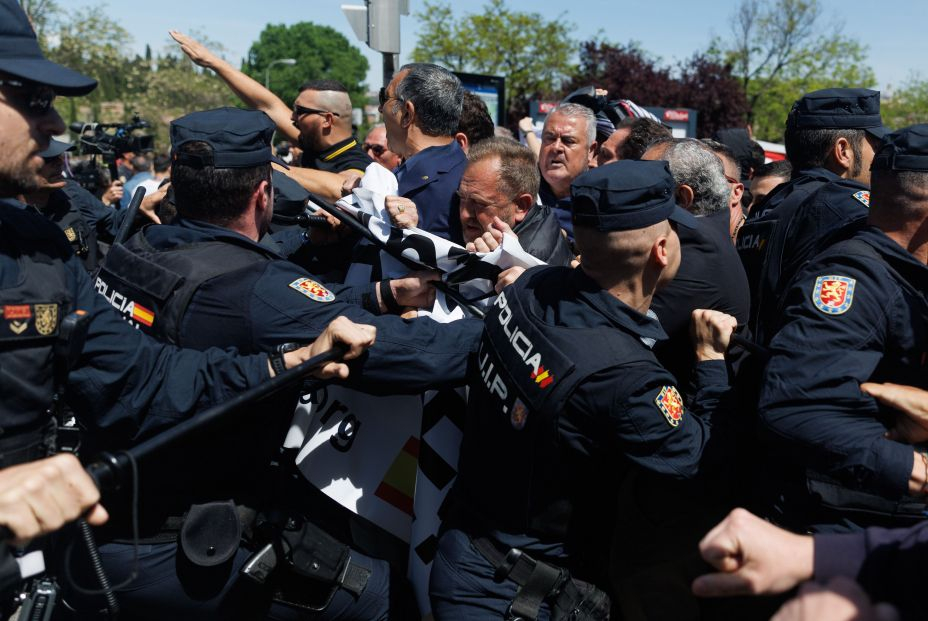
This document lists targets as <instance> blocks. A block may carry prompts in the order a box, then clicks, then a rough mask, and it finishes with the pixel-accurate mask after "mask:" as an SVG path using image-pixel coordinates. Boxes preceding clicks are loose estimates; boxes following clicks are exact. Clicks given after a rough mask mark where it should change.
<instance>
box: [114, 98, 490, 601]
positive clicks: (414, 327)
mask: <svg viewBox="0 0 928 621" xmlns="http://www.w3.org/2000/svg"><path fill="white" fill-rule="evenodd" d="M273 132H274V124H273V122H272V121H271V120H270V118H269V117H268V116H267V115H266V114H264V113H263V112H259V111H250V110H239V109H233V108H223V109H218V110H210V111H205V112H195V113H192V114H189V115H187V116H185V117H182V118H180V119H177V120H175V121H174V122H173V123H172V124H171V139H172V160H173V164H172V169H171V177H172V186H173V188H174V196H175V200H176V206H177V212H178V218H177V219H175V220H174V221H173V222H172V224H171V225H162V226H152V227H147V228H145V229H143V230H142V231H141V232H139V233H137V234H136V235H135V236H133V237H132V238H131V239H130V240H129V241H128V242H127V243H126V246H125V247H121V246H114V247H113V249H112V250H111V251H110V254H109V255H108V257H107V260H106V262H105V265H104V267H103V270H102V271H101V274H100V278H99V280H98V290H99V291H100V292H101V293H103V294H104V295H105V296H106V297H107V298H108V299H110V300H111V301H112V302H113V304H114V305H115V304H117V302H118V303H119V304H120V305H121V306H122V307H123V308H124V310H123V313H124V316H125V317H126V319H127V320H129V321H132V322H134V323H136V324H137V325H139V327H140V329H141V330H143V331H146V332H150V333H152V334H155V335H157V336H159V337H160V338H163V339H166V340H169V341H171V342H173V343H177V344H180V345H183V346H186V347H193V348H196V349H205V348H207V347H210V346H228V345H235V346H236V347H237V348H239V349H240V350H241V351H243V352H258V351H266V350H269V349H273V348H275V347H277V346H278V345H281V344H284V343H290V342H303V341H305V340H311V339H313V338H314V337H315V336H316V335H317V334H318V332H319V330H320V329H321V328H322V327H323V326H325V325H326V324H327V323H328V322H330V321H331V320H332V319H333V318H335V317H337V316H345V317H348V318H349V319H353V320H360V319H362V318H363V320H364V321H365V322H369V323H371V324H373V325H375V326H377V328H378V331H379V336H378V346H377V347H375V348H373V349H372V350H370V351H369V352H368V355H367V357H366V359H365V360H364V361H363V368H362V367H358V368H356V369H354V370H353V372H352V376H354V377H355V379H350V380H349V381H350V382H351V383H352V385H354V386H356V387H358V388H360V389H362V390H365V391H367V392H371V391H373V392H379V393H388V394H395V393H418V392H422V391H424V390H426V389H428V388H434V387H439V386H453V385H455V384H461V383H463V381H464V378H465V371H466V367H467V359H468V357H469V355H470V353H471V352H472V350H473V349H474V348H475V346H476V340H477V337H478V335H479V333H480V330H481V327H482V324H481V323H480V322H479V321H476V320H467V321H460V322H455V323H452V324H447V325H443V324H438V323H436V322H433V321H431V320H429V319H422V320H416V321H411V322H407V321H404V320H402V319H400V318H399V317H396V316H393V315H384V316H379V317H378V316H374V315H372V314H371V313H370V312H368V311H367V310H364V308H362V307H361V306H360V305H358V304H352V303H350V302H351V301H352V300H354V301H360V302H362V303H363V304H364V305H365V306H367V307H369V308H370V309H371V310H373V311H375V312H380V311H379V309H380V307H381V305H383V306H384V307H386V306H387V304H386V302H389V304H390V305H394V306H395V305H397V304H402V305H406V304H408V303H409V302H415V300H414V299H409V300H407V297H406V296H404V295H403V293H402V292H401V291H397V290H394V289H393V287H396V284H395V283H393V284H387V283H384V284H383V285H380V286H377V287H375V288H374V289H373V290H370V287H362V288H350V287H344V286H335V287H330V286H326V285H323V284H321V283H319V282H318V281H317V280H315V278H314V277H313V276H312V275H311V274H309V273H307V272H306V271H304V270H303V269H301V268H300V267H298V266H297V265H295V264H293V263H291V262H289V261H286V260H284V259H283V258H282V257H281V256H280V255H278V254H276V253H275V252H274V251H273V250H271V249H269V248H268V247H266V246H264V245H261V244H260V243H258V240H259V239H261V237H262V236H263V234H264V233H265V232H266V230H267V227H268V224H269V222H270V219H271V216H272V211H273V208H272V202H271V187H270V184H269V181H270V179H271V176H270V175H271V166H270V162H272V161H275V158H274V157H273V155H272V148H271V137H272V135H273ZM396 294H399V295H396ZM395 295H396V297H397V298H398V299H395V300H394V299H393V298H394V296H395ZM127 300H129V301H131V303H132V304H134V307H133V310H132V311H131V312H130V311H129V310H128V307H127V306H126V304H127V303H126V301H127ZM140 308H141V309H143V310H142V311H141V312H140V311H139V309H140ZM296 397H297V395H295V394H289V395H285V396H284V397H283V398H281V399H280V400H278V401H276V402H275V403H274V404H270V405H268V406H266V407H267V410H268V411H279V412H287V413H289V412H292V411H293V408H294V406H295V405H296ZM280 420H281V422H283V423H285V424H286V423H287V422H288V419H280ZM262 426H263V429H256V428H244V427H243V428H237V429H235V430H233V431H232V432H231V433H229V434H226V435H224V436H222V437H220V438H216V441H215V443H214V445H213V446H214V449H210V448H204V447H199V448H197V449H196V450H195V452H196V453H197V455H196V466H190V465H189V464H188V462H187V461H185V460H182V461H181V462H179V463H178V462H174V463H171V464H165V467H166V468H167V469H169V470H171V471H173V470H176V469H179V470H183V471H185V472H196V473H198V475H197V476H194V477H187V479H186V481H185V482H184V484H183V485H180V486H179V485H177V484H172V485H171V486H170V488H166V487H165V486H164V485H161V486H159V487H158V488H157V489H152V488H151V487H149V498H148V503H147V504H149V505H154V508H155V509H156V510H162V511H160V513H161V514H162V515H161V517H162V518H164V519H163V521H162V524H161V525H160V526H159V525H157V524H152V526H159V528H160V529H161V530H160V532H162V533H163V532H164V531H165V530H168V531H169V530H170V529H171V527H170V524H169V522H170V519H169V518H171V517H178V516H180V515H183V512H184V510H185V507H183V506H180V505H181V503H184V502H186V503H187V504H188V505H189V504H196V503H198V502H204V501H205V500H219V499H224V498H229V497H232V498H233V499H235V500H236V502H237V503H239V504H244V505H249V504H250V505H254V504H255V503H256V502H257V503H259V504H260V503H265V504H266V503H276V500H275V499H264V498H263V497H260V498H257V499H256V498H255V497H256V496H261V494H260V493H257V494H256V493H255V492H264V491H266V490H267V488H268V484H267V478H263V477H261V476H256V474H255V473H256V472H263V470H261V468H262V467H263V466H264V464H261V463H254V462H255V461H260V459H261V458H262V456H263V458H264V461H265V462H267V461H269V460H270V457H271V456H272V455H273V453H272V452H271V451H272V449H274V448H276V447H277V446H279V445H280V443H281V441H282V439H283V437H284V430H283V429H280V428H279V427H280V426H279V425H276V426H275V425H273V424H270V423H269V421H266V420H265V421H262ZM346 433H348V432H346ZM262 437H264V438H267V443H266V444H263V443H262V441H261V438H262ZM275 441H276V446H275V445H274V444H273V443H274V442H275ZM242 445H245V446H247V447H251V448H248V449H247V450H248V451H250V452H251V456H252V457H253V458H254V459H251V460H249V459H246V458H245V454H244V451H245V448H244V447H243V448H242V449H241V450H239V449H237V448H236V447H240V446H242ZM262 446H263V447H264V448H263V451H262V448H261V447H262ZM228 454H235V455H238V456H239V457H238V458H237V459H236V460H235V463H234V464H227V465H226V466H224V467H222V468H218V467H217V464H218V463H223V462H224V461H227V458H226V457H224V456H227V455H228ZM292 459H293V457H292V456H291V457H290V461H291V462H292ZM172 461H173V460H172ZM248 464H252V465H248ZM168 478H169V479H170V478H171V477H168ZM230 483H234V484H233V485H230ZM296 493H297V494H300V495H302V496H306V495H308V494H312V493H315V494H317V495H318V502H319V503H320V505H322V504H326V503H329V502H331V501H328V500H325V498H324V496H322V494H320V493H318V492H317V491H315V490H314V489H312V490H311V489H309V486H308V485H306V484H305V483H304V486H303V487H301V488H299V489H298V491H297V492H296ZM152 495H154V496H156V497H157V498H159V500H158V501H152V500H151V497H152ZM191 501H192V502H191ZM259 508H261V507H259ZM304 509H305V508H304ZM168 510H172V511H174V513H167V511H168ZM322 511H323V507H322V506H312V507H310V508H309V515H308V517H309V518H311V519H312V520H313V522H314V526H315V525H318V526H320V527H324V528H326V529H327V530H329V529H332V530H336V529H337V530H336V532H338V531H341V530H342V528H343V526H344V525H343V524H331V523H329V522H330V520H327V519H326V518H325V517H321V516H320V514H321V513H322ZM146 513H149V512H147V511H146V510H144V507H143V522H145V521H146V520H145V517H146V515H145V514H146ZM165 513H167V515H164V514H165ZM149 517H153V516H151V514H150V513H149ZM331 521H334V519H333V520H331ZM174 531H175V532H174V534H175V539H176V538H177V537H176V534H177V533H176V529H174ZM155 534H157V533H155ZM260 545H263V544H257V545H256V544H255V542H254V540H252V541H249V542H248V544H247V545H246V546H243V547H242V548H241V549H237V551H236V552H235V557H234V559H232V560H231V563H230V564H228V565H226V566H222V567H216V568H215V569H214V570H213V571H212V573H211V574H210V576H211V577H210V578H209V579H210V580H211V581H212V582H214V583H215V586H216V587H217V588H216V589H214V590H213V591H209V592H204V591H201V592H200V593H196V594H192V588H193V587H192V585H195V584H196V582H197V578H196V576H200V575H201V574H202V573H203V572H202V571H197V572H193V573H191V572H183V571H180V570H178V571H175V570H174V567H175V562H179V563H183V562H185V561H184V558H185V557H187V558H189V557H190V554H189V550H188V549H187V548H186V547H185V548H184V549H183V551H184V554H183V555H181V554H179V553H178V546H177V544H176V543H173V542H171V543H163V542H162V543H160V544H156V545H153V546H152V548H151V550H150V552H148V553H145V554H144V555H143V558H142V562H141V564H142V571H141V573H142V580H143V583H144V584H145V585H146V586H140V587H139V588H136V589H134V590H133V591H132V593H131V594H126V596H125V597H124V598H123V607H124V608H125V609H126V610H133V611H134V614H148V615H154V616H156V617H163V616H166V615H169V614H170V615H171V616H174V617H175V618H199V619H202V618H207V617H215V618H227V617H228V615H230V614H232V612H231V611H235V612H236V613H241V610H240V609H237V607H238V605H239V604H238V602H239V601H240V600H239V598H240V597H244V595H243V593H245V592H246V591H247V589H248V584H247V582H248V581H247V579H245V578H239V577H238V576H237V574H236V570H237V569H238V568H239V567H241V566H242V565H243V564H244V563H245V562H246V561H247V559H248V558H249V556H251V554H252V553H253V552H254V551H255V549H256V548H257V547H260ZM333 545H336V546H340V548H344V546H343V545H342V544H338V543H337V542H335V543H334V544H333ZM236 548H237V546H236ZM103 550H104V552H105V553H106V554H107V555H108V556H107V558H106V559H105V560H107V563H108V564H110V565H111V566H112V567H113V568H114V572H118V571H119V569H120V566H122V568H123V570H125V568H126V567H127V566H128V565H129V563H128V561H129V559H131V557H132V554H133V550H132V546H128V545H120V544H111V545H108V546H104V547H103ZM344 551H345V553H346V554H349V555H350V558H349V560H348V561H347V565H346V566H347V567H349V568H350V569H349V572H354V571H357V572H358V575H360V576H362V578H363V579H361V578H359V579H358V580H357V581H356V582H355V583H353V584H352V583H349V582H348V581H342V582H339V580H341V578H340V577H338V576H336V578H337V580H331V579H330V580H328V581H327V582H323V581H319V580H310V579H308V578H304V579H303V580H302V582H300V581H297V582H295V583H293V584H291V587H290V589H289V592H287V593H284V594H278V595H277V596H276V599H278V600H279V601H286V602H289V603H291V604H294V605H292V606H287V605H283V604H281V605H275V606H274V608H273V611H272V614H273V615H274V616H275V618H277V617H280V616H284V617H288V618H289V617H294V616H297V615H299V614H300V610H301V608H300V607H299V606H297V605H296V603H297V602H299V600H298V599H294V597H296V595H295V594H294V591H297V590H299V591H302V592H303V593H302V595H303V596H304V598H305V596H306V595H307V594H309V595H314V594H316V593H318V594H319V595H320V597H317V598H315V600H314V601H310V602H309V603H312V604H314V605H317V606H319V607H324V608H325V610H324V612H323V613H321V615H320V617H319V618H326V619H336V618H337V619H381V618H387V616H388V615H394V616H396V617H397V618H405V616H404V615H406V614H407V613H406V612H404V611H403V609H400V608H394V609H393V610H391V608H390V606H391V596H395V594H396V591H397V590H398V589H400V588H401V585H402V580H400V581H399V582H398V583H397V584H391V579H390V568H389V565H388V563H387V562H386V561H383V560H377V559H373V558H371V557H368V556H366V555H364V554H361V553H360V552H359V551H357V550H351V551H350V552H349V551H348V550H347V549H345V550H344ZM326 553H328V552H326ZM282 565H283V563H281V566H282ZM164 568H166V571H165V569H164ZM219 573H221V575H222V579H220V578H218V577H216V576H217V574H219ZM114 575H117V574H116V573H114ZM192 576H193V577H192ZM114 579H116V578H114ZM201 581H202V580H201ZM220 587H221V588H220ZM332 593H334V595H333V596H332V597H331V599H330V601H328V600H329V595H330V594H332ZM266 599H267V598H264V599H262V598H261V597H260V596H257V597H254V598H253V601H254V602H258V603H264V604H265V605H266V603H267V602H266ZM310 599H311V598H310ZM397 601H398V598H396V601H394V604H396V603H397ZM309 603H307V604H306V605H309ZM254 614H258V613H254ZM409 614H410V615H414V614H415V613H414V612H413V613H409Z"/></svg>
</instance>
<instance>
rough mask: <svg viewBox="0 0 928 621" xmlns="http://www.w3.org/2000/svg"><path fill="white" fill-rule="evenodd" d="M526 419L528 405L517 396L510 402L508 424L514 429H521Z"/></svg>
mask: <svg viewBox="0 0 928 621" xmlns="http://www.w3.org/2000/svg"><path fill="white" fill-rule="evenodd" d="M526 420H528V406H527V405H525V403H523V402H522V400H521V399H518V398H517V399H516V402H515V403H513V404H512V412H510V413H509V424H510V425H512V428H513V429H515V430H516V431H522V429H523V428H524V427H525V421H526Z"/></svg>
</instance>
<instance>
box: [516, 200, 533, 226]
mask: <svg viewBox="0 0 928 621" xmlns="http://www.w3.org/2000/svg"><path fill="white" fill-rule="evenodd" d="M512 202H513V203H515V204H516V212H515V214H514V215H513V218H512V220H513V222H515V223H516V224H518V223H520V222H522V221H523V220H525V216H527V215H528V211H529V209H531V208H532V207H533V206H534V205H535V197H534V196H532V195H531V194H519V195H518V196H516V197H515V198H514V199H512Z"/></svg>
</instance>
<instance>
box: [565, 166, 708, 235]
mask: <svg viewBox="0 0 928 621" xmlns="http://www.w3.org/2000/svg"><path fill="white" fill-rule="evenodd" d="M676 188H677V184H676V182H675V181H674V179H673V175H672V174H671V173H670V167H669V166H668V165H667V162H665V161H638V160H619V161H618V162H613V163H611V164H606V165H605V166H598V167H596V168H593V169H592V170H589V171H587V172H585V173H583V174H582V175H580V176H579V177H577V178H576V179H575V180H574V182H573V183H572V184H571V185H570V195H571V199H572V209H573V222H574V224H575V225H577V226H588V227H591V228H594V229H596V230H598V231H604V232H605V231H630V230H634V229H643V228H645V227H649V226H651V225H652V224H657V223H658V222H662V221H664V220H672V221H673V222H676V223H677V224H680V225H682V226H685V227H687V228H696V218H695V217H694V216H693V215H692V214H691V213H689V212H688V211H686V210H684V209H682V208H681V207H680V206H679V205H677V200H676V194H675V192H676Z"/></svg>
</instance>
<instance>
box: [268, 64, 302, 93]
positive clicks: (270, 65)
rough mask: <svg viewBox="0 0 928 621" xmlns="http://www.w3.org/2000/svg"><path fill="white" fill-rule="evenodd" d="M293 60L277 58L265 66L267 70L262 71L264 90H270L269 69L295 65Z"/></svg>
mask: <svg viewBox="0 0 928 621" xmlns="http://www.w3.org/2000/svg"><path fill="white" fill-rule="evenodd" d="M295 64H296V59H295V58H278V59H277V60H272V61H271V64H269V65H268V66H267V69H265V70H264V88H266V89H268V90H271V67H273V66H274V65H295Z"/></svg>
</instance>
